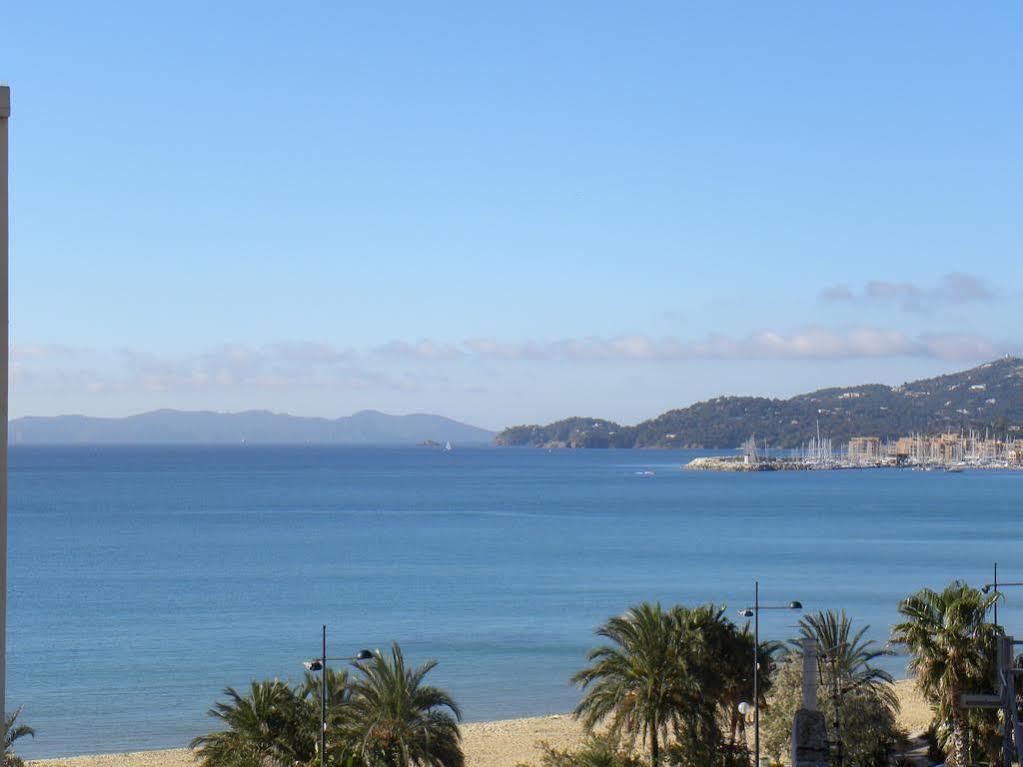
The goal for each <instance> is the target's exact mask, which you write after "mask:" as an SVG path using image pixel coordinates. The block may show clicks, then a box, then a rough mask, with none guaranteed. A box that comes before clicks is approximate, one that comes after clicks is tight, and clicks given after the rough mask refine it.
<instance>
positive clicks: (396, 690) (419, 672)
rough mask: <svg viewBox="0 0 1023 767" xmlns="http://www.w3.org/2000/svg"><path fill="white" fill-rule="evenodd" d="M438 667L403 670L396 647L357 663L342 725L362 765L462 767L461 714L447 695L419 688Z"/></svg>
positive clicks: (430, 663) (402, 656) (427, 666)
mask: <svg viewBox="0 0 1023 767" xmlns="http://www.w3.org/2000/svg"><path fill="white" fill-rule="evenodd" d="M436 665H437V661H434V660H431V661H427V662H426V663H424V664H423V665H421V666H419V668H415V669H413V668H408V667H406V665H405V657H404V655H403V654H402V652H401V648H400V647H399V646H398V643H397V642H395V643H394V644H393V645H391V652H390V657H385V656H384V655H383V654H382V653H381V652H380V651H379V650H378V651H377V652H376V653H374V655H373V658H372V659H371V660H369V661H366V662H364V663H359V664H358V666H357V668H358V669H359V671H360V672H361V674H360V675H359V677H357V678H356V679H355V680H353V681H352V682H351V683H350V685H349V688H350V692H349V699H348V703H347V704H346V706H345V716H344V724H343V727H344V729H345V730H346V734H347V735H348V737H349V738H350V740H351V742H352V743H353V744H355V748H356V749H357V751H358V753H359V755H360V756H361V757H362V758H363V760H364V761H365V762H366V763H367V764H384V765H387V767H463V766H464V764H465V757H464V755H463V754H462V735H461V733H460V732H459V730H458V722H459V721H461V718H462V712H461V711H460V710H459V708H458V705H457V704H456V703H455V701H454V700H453V699H452V698H451V696H450V695H448V693H446V692H445V691H444V690H441V689H439V688H437V687H431V686H429V685H425V684H423V679H424V678H425V677H426V675H427V674H428V673H430V671H431V670H432V669H433V668H434V667H435V666H436Z"/></svg>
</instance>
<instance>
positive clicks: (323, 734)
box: [302, 625, 373, 767]
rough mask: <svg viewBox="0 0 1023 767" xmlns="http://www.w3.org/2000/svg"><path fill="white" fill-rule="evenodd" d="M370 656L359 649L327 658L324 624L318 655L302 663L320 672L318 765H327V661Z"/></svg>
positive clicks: (370, 654)
mask: <svg viewBox="0 0 1023 767" xmlns="http://www.w3.org/2000/svg"><path fill="white" fill-rule="evenodd" d="M372 657H373V653H371V652H370V651H369V650H359V652H357V653H356V654H355V655H352V656H347V657H339V658H328V657H327V627H326V625H324V627H323V645H322V651H321V653H320V657H319V658H314V659H313V660H307V661H306V662H305V663H303V664H302V665H303V666H305V668H306V671H313V672H316V671H319V672H320V767H326V765H327V661H329V660H347V661H354V662H358V661H360V660H369V659H370V658H372Z"/></svg>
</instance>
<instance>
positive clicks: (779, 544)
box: [7, 447, 1023, 757]
mask: <svg viewBox="0 0 1023 767" xmlns="http://www.w3.org/2000/svg"><path fill="white" fill-rule="evenodd" d="M692 455H694V454H693V453H678V452H645V451H554V452H546V451H538V450H528V449H485V448H479V449H456V450H454V451H453V452H451V453H445V452H441V451H434V450H430V449H426V448H363V447H360V448H333V447H310V448H304V447H287V448H270V447H245V448H241V447H239V448H220V447H218V448H201V447H180V448H137V447H133V448H128V447H123V448H111V447H104V448H84V447H81V448H26V447H16V448H14V449H12V451H11V490H10V500H11V511H10V614H9V656H8V657H9V666H8V668H9V671H8V694H7V697H8V701H9V705H24V713H23V715H22V716H23V717H24V720H25V721H26V722H27V723H29V724H32V725H33V726H35V728H36V729H37V730H38V737H37V739H36V741H35V742H34V743H32V742H30V743H28V744H26V745H25V746H24V747H23V749H22V752H23V753H24V754H26V755H28V756H32V757H39V756H50V755H63V754H73V753H89V752H97V751H113V750H127V749H148V748H162V747H175V746H182V745H185V744H186V743H187V742H188V740H189V739H190V738H192V737H193V736H194V735H196V734H198V733H201V732H205V731H206V730H207V729H209V724H210V722H209V721H208V720H207V718H206V716H205V711H206V709H207V708H208V707H209V706H210V704H211V703H212V702H213V701H214V700H215V699H216V698H217V697H218V694H219V692H220V690H221V688H223V687H224V686H226V685H234V686H240V685H245V684H247V683H248V682H249V680H251V679H253V678H263V677H274V676H278V677H282V678H291V679H297V678H299V677H300V676H301V672H302V665H301V664H302V661H303V660H304V659H306V658H308V657H309V656H312V655H315V654H316V653H317V652H318V650H319V632H320V625H321V624H322V623H326V624H328V626H329V632H330V633H329V639H330V652H331V653H332V654H337V655H341V654H344V653H347V652H350V651H355V650H357V649H359V648H362V647H369V648H376V647H386V646H387V645H388V644H389V643H390V642H391V641H392V640H398V641H399V642H400V643H401V645H402V647H403V648H404V649H405V651H406V654H407V655H408V656H410V657H411V658H412V659H413V660H416V661H422V660H425V659H428V658H436V659H438V660H439V661H440V665H439V666H438V668H437V669H436V670H435V671H434V672H433V674H432V677H433V681H434V682H435V683H438V684H440V685H442V686H445V687H447V688H449V689H450V690H451V691H452V692H453V693H454V695H455V697H456V698H457V699H458V701H459V702H460V703H461V704H462V705H463V707H464V710H465V713H466V715H467V718H468V719H470V720H474V719H489V718H496V717H512V716H523V715H531V714H540V713H546V712H555V711H565V710H567V709H569V708H570V707H571V706H572V705H573V704H574V702H575V700H576V695H577V694H576V692H575V691H574V690H573V689H572V687H571V686H570V685H569V683H568V677H569V675H570V674H571V673H572V672H573V671H575V670H576V669H578V668H579V667H580V665H581V664H582V663H583V660H584V658H583V656H584V653H585V652H586V650H587V648H589V647H590V646H591V644H592V643H593V641H594V640H593V637H592V632H593V629H594V628H595V627H596V626H597V624H598V623H600V622H601V621H602V620H603V619H605V618H606V617H607V616H609V615H611V614H616V613H620V612H621V611H622V610H623V609H624V608H626V607H627V606H628V605H630V604H632V603H634V602H636V601H638V600H642V599H659V600H661V601H663V602H665V603H671V602H676V601H678V602H684V603H690V604H691V603H698V602H717V603H727V604H728V606H729V610H730V611H732V614H733V615H734V614H735V610H736V609H738V608H740V607H743V606H744V605H745V604H747V603H748V602H750V601H751V600H752V591H753V580H754V579H755V578H759V579H760V581H761V593H762V599H763V601H764V602H765V603H787V602H788V601H789V600H791V599H800V600H802V601H803V602H804V604H805V605H806V606H807V608H812V609H819V608H845V609H846V610H847V611H848V612H849V613H851V614H852V615H853V616H854V617H855V618H856V619H857V620H859V621H862V622H866V623H869V624H871V626H872V633H873V635H874V636H875V637H877V638H879V639H884V638H885V637H886V635H887V631H888V627H889V625H890V624H891V623H892V622H893V621H894V620H895V619H896V609H895V608H896V604H897V602H898V600H899V599H900V598H901V597H902V596H904V595H905V594H907V593H909V592H911V591H913V590H916V589H917V588H919V587H921V586H925V585H929V586H935V587H939V586H942V585H943V584H945V583H946V582H947V581H948V580H950V579H951V578H953V577H959V578H964V579H967V580H969V581H971V582H975V583H981V582H983V581H984V580H987V579H988V578H989V575H990V571H991V564H992V562H994V561H995V560H998V561H999V562H1000V572H1001V574H1002V576H1003V578H1005V579H1010V580H1023V561H1021V559H1020V552H1021V551H1023V548H1021V546H1020V543H1021V538H1023V525H1021V521H1023V508H1021V503H1020V501H1021V491H1023V474H1013V473H998V472H966V473H963V474H943V473H937V472H933V473H918V472H909V471H894V470H878V471H847V472H817V473H813V472H807V473H767V474H749V475H738V474H713V473H692V472H683V471H681V470H680V466H681V465H682V463H684V462H685V461H687V460H688V459H689V458H690V457H691V456H692ZM644 471H653V472H654V475H653V476H642V475H640V474H638V473H637V472H644ZM1001 614H1002V616H1004V619H1005V621H1006V622H1007V623H1008V625H1009V628H1010V630H1013V631H1015V632H1016V633H1017V634H1020V635H1023V590H1020V593H1019V595H1018V596H1017V595H1015V594H1010V595H1009V601H1008V604H1007V605H1006V607H1005V608H1004V609H1003V610H1002V611H1001ZM793 623H794V616H792V615H791V614H789V613H784V612H782V613H765V614H764V619H763V621H762V624H761V625H762V630H763V634H764V635H765V636H767V637H773V638H778V639H782V638H786V637H789V636H791V635H792V634H793V633H794V630H793V628H792V624H793ZM890 662H891V663H892V664H893V665H892V669H893V670H894V671H899V672H901V671H902V669H903V668H904V663H905V659H904V658H893V659H890Z"/></svg>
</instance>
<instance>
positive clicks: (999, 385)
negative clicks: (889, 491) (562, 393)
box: [496, 357, 1023, 448]
mask: <svg viewBox="0 0 1023 767" xmlns="http://www.w3.org/2000/svg"><path fill="white" fill-rule="evenodd" d="M818 423H819V424H820V430H821V434H822V436H828V437H831V438H832V439H833V440H835V441H836V442H837V443H842V442H845V441H847V440H848V439H849V438H850V437H855V436H871V437H881V438H882V439H895V438H897V437H900V436H904V435H909V434H913V433H921V434H937V433H939V432H945V431H951V432H959V431H960V430H961V429H977V430H979V431H982V432H983V431H984V430H990V431H991V432H992V433H993V434H994V435H999V436H1005V435H1009V436H1013V435H1015V436H1017V437H1021V438H1023V360H1020V359H1019V358H1017V357H1006V358H1004V359H1000V360H997V361H995V362H989V363H987V364H985V365H981V366H980V367H976V368H973V369H971V370H965V371H963V372H960V373H952V374H949V375H943V376H938V377H937V378H928V379H925V380H921V381H913V382H911V383H906V384H903V385H902V386H894V387H893V386H883V385H881V384H866V385H863V386H852V387H846V388H834V389H821V390H820V391H815V392H811V393H809V394H800V395H799V396H796V397H792V398H791V399H768V398H765V397H717V398H715V399H712V400H708V401H706V402H698V403H697V404H695V405H691V406H689V407H686V408H682V409H680V410H670V411H668V412H667V413H664V414H663V415H659V416H657V417H656V418H653V419H650V420H648V421H643V422H642V423H640V424H637V425H636V426H620V425H619V424H616V423H614V422H612V421H605V420H601V419H595V418H568V419H565V420H563V421H557V422H555V423H552V424H548V425H547V426H539V425H530V426H513V427H511V428H509V429H505V430H504V431H502V432H501V433H500V434H498V435H497V439H496V442H497V444H500V445H533V446H538V447H540V446H544V447H595V448H599V447H623V448H628V447H661V448H734V447H738V446H739V445H740V444H742V442H743V441H745V440H746V439H748V438H749V437H750V435H753V434H755V435H756V437H757V441H758V442H763V441H766V442H767V443H769V444H770V445H772V446H775V447H782V448H791V447H798V446H799V445H801V444H803V443H805V442H807V441H808V440H809V439H810V438H811V437H812V436H814V434H815V433H816V430H817V424H818Z"/></svg>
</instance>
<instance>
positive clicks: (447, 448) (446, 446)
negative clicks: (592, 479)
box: [444, 440, 455, 453]
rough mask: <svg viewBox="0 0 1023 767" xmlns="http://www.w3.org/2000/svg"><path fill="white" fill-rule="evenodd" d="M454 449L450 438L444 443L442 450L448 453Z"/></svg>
mask: <svg viewBox="0 0 1023 767" xmlns="http://www.w3.org/2000/svg"><path fill="white" fill-rule="evenodd" d="M454 449H455V447H454V445H452V444H451V441H450V440H449V441H447V442H445V443H444V451H445V452H448V453H450V452H451V451H452V450H454Z"/></svg>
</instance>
